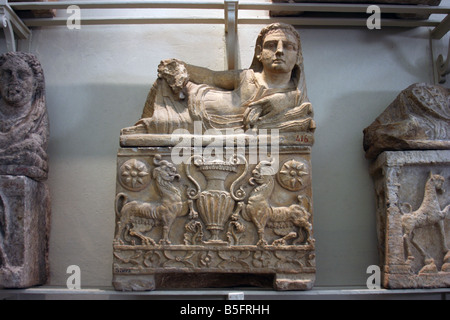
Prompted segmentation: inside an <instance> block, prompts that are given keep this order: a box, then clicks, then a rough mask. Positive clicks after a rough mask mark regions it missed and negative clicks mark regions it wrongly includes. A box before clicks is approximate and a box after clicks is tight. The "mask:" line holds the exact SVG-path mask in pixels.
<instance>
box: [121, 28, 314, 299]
mask: <svg viewBox="0 0 450 320" xmlns="http://www.w3.org/2000/svg"><path fill="white" fill-rule="evenodd" d="M158 71H159V74H158V75H159V78H158V80H157V81H156V82H155V84H154V85H153V87H152V89H151V91H150V93H149V96H148V99H147V102H146V105H145V107H144V112H143V116H142V118H141V120H139V122H137V123H136V125H135V126H133V127H130V128H125V129H123V130H122V134H121V148H120V150H119V152H118V160H117V161H118V162H117V193H116V199H115V201H116V203H115V208H116V231H115V238H114V244H113V248H114V262H113V285H114V287H115V288H116V289H117V290H153V289H155V288H170V287H172V288H174V287H176V288H180V287H191V288H192V287H229V286H237V285H247V286H248V285H255V286H264V287H267V286H270V287H274V288H275V289H278V290H307V289H311V288H312V286H313V284H314V280H315V270H316V268H315V244H314V238H313V203H312V178H311V156H310V155H311V147H312V145H313V142H314V136H313V133H314V129H315V123H314V120H313V119H312V108H311V104H310V102H309V101H308V100H307V96H306V86H305V80H304V75H303V60H302V56H301V47H300V38H299V35H298V33H297V32H296V30H295V29H294V28H292V27H291V26H289V25H284V24H273V25H270V26H267V27H266V28H264V29H263V30H262V31H261V33H260V35H259V37H258V39H257V43H256V52H255V59H254V61H253V63H252V66H251V67H250V68H249V69H246V70H236V71H224V72H217V71H211V70H208V69H204V68H200V67H195V66H191V65H188V64H186V63H184V62H181V61H179V60H174V59H173V60H166V61H163V62H162V63H161V65H160V66H159V69H158Z"/></svg>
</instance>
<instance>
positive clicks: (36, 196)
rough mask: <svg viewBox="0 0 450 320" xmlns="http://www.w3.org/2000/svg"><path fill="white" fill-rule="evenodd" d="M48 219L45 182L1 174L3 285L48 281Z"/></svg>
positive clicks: (0, 278) (0, 284)
mask: <svg viewBox="0 0 450 320" xmlns="http://www.w3.org/2000/svg"><path fill="white" fill-rule="evenodd" d="M49 220H50V198H49V192H48V188H47V185H46V184H45V183H44V182H37V181H34V180H32V179H30V178H27V177H20V176H0V225H1V231H0V254H1V256H0V258H1V267H0V287H4V288H26V287H31V286H35V285H42V284H45V283H46V282H47V277H48V237H49V227H50V224H49Z"/></svg>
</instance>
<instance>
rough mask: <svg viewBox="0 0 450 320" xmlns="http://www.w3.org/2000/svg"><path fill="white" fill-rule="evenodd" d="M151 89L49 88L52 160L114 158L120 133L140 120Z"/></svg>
mask: <svg viewBox="0 0 450 320" xmlns="http://www.w3.org/2000/svg"><path fill="white" fill-rule="evenodd" d="M150 85H151V84H149V86H148V87H146V86H142V85H123V86H120V87H118V86H107V85H98V84H86V85H79V86H67V87H54V86H53V87H47V107H48V112H49V117H50V144H49V154H50V158H51V159H52V158H53V159H54V158H60V157H62V158H64V157H74V156H77V157H80V156H110V157H112V158H114V157H115V155H116V153H117V149H118V148H119V137H120V130H121V129H122V128H124V127H128V126H131V125H133V124H134V123H136V122H137V121H138V120H139V118H140V116H141V113H142V109H143V107H144V103H145V99H146V98H147V93H148V91H149V89H150Z"/></svg>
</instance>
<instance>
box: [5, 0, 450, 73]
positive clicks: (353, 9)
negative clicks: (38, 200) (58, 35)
mask: <svg viewBox="0 0 450 320" xmlns="http://www.w3.org/2000/svg"><path fill="white" fill-rule="evenodd" d="M69 6H78V7H79V8H80V9H82V10H88V9H89V10H90V9H94V10H95V9H179V10H189V9H208V10H220V11H223V18H194V17H188V18H150V17H101V18H100V17H98V18H97V17H94V18H92V17H83V15H81V17H80V23H81V24H82V25H110V24H223V25H224V27H225V32H226V41H227V57H228V67H229V68H230V69H234V67H235V65H236V63H235V61H236V42H237V31H238V26H239V25H243V24H268V23H272V22H277V21H278V22H285V23H289V24H292V25H295V26H314V27H364V28H365V27H366V26H367V20H366V19H364V17H363V18H341V17H331V18H324V17H317V18H307V17H301V16H300V17H266V18H239V11H244V10H259V11H289V12H315V13H324V12H326V13H362V14H366V13H367V8H368V4H348V3H346V4H343V3H337V4H336V3H269V2H262V3H253V2H247V3H246V2H240V1H239V0H216V1H194V0H191V1H190V2H189V1H179V0H178V1H170V0H140V1H136V0H135V1H131V0H117V1H112V0H109V1H96V0H93V1H78V0H72V1H63V2H14V3H8V2H7V0H0V9H2V10H0V19H2V20H3V25H4V30H5V34H6V33H7V32H8V34H9V35H8V36H7V39H9V40H8V43H11V42H12V43H13V44H14V41H11V28H9V29H8V28H7V27H5V25H8V23H9V24H12V26H13V29H14V31H15V32H16V33H17V32H20V30H23V29H26V30H28V27H42V26H62V25H66V24H67V19H66V18H60V17H59V18H31V19H24V20H23V21H21V20H20V19H18V18H17V16H16V15H15V13H14V11H16V12H19V11H22V10H52V9H53V10H67V8H68V7H69ZM378 7H379V8H380V10H381V12H382V13H393V14H419V15H432V14H436V15H439V17H438V18H434V17H433V19H423V20H420V19H418V20H408V19H404V20H402V19H382V27H403V28H414V27H431V28H433V29H432V31H431V37H432V38H433V39H441V38H442V37H444V36H445V34H447V32H448V31H449V30H450V6H417V5H383V4H380V5H378ZM5 11H6V12H7V14H2V12H5ZM187 16H188V14H187ZM367 17H369V16H367ZM5 19H6V20H5ZM5 21H7V22H6V23H5ZM25 33H27V32H25ZM28 33H29V34H31V33H30V32H29V30H28ZM18 36H19V37H23V32H22V35H21V34H18ZM25 38H27V37H25ZM13 44H12V45H9V46H8V47H11V48H12V46H13Z"/></svg>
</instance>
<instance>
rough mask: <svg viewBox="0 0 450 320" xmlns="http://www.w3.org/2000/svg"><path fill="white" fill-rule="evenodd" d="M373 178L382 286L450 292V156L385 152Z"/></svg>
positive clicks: (448, 153) (374, 166)
mask: <svg viewBox="0 0 450 320" xmlns="http://www.w3.org/2000/svg"><path fill="white" fill-rule="evenodd" d="M370 173H371V175H372V177H373V179H374V184H375V191H376V199H377V225H378V241H379V252H380V257H381V262H382V272H383V278H382V285H383V286H384V287H386V288H392V289H398V288H439V287H450V251H449V248H450V192H449V189H450V151H448V150H442V151H395V152H383V153H382V154H381V155H380V156H379V157H378V158H377V159H376V161H375V162H374V163H373V164H372V165H371V168H370Z"/></svg>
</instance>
